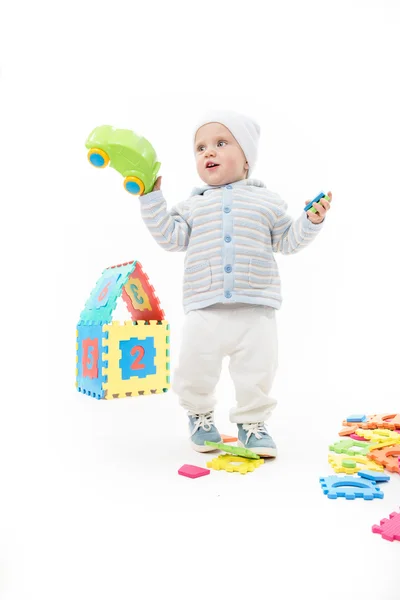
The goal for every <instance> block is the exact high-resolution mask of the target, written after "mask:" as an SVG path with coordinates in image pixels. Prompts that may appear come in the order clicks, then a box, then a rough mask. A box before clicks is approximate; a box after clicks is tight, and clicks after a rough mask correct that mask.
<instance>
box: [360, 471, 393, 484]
mask: <svg viewBox="0 0 400 600" xmlns="http://www.w3.org/2000/svg"><path fill="white" fill-rule="evenodd" d="M357 474H358V475H359V476H360V477H364V478H365V479H370V480H371V481H375V483H384V482H385V481H390V475H385V473H378V472H377V471H369V470H368V469H365V470H364V471H358V473H357Z"/></svg>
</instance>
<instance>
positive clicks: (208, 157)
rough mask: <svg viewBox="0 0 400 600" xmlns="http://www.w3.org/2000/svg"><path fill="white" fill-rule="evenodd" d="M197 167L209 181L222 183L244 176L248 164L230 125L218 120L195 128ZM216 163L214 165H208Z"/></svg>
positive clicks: (209, 182) (207, 181) (205, 180)
mask: <svg viewBox="0 0 400 600" xmlns="http://www.w3.org/2000/svg"><path fill="white" fill-rule="evenodd" d="M194 143H195V151H196V167H197V172H198V174H199V175H200V177H201V179H202V180H203V181H204V182H205V183H207V184H208V185H225V184H226V183H233V182H234V181H239V180H240V179H245V178H246V176H247V172H248V168H249V165H248V163H247V160H246V157H245V155H244V153H243V150H242V149H241V147H240V146H239V144H238V143H237V141H236V139H235V138H234V137H233V135H232V134H231V132H230V131H229V129H227V128H226V127H225V125H222V124H221V123H207V124H206V125H203V126H202V127H200V129H198V130H197V132H196V138H195V142H194ZM210 163H215V164H216V165H218V166H216V167H207V165H208V164H210Z"/></svg>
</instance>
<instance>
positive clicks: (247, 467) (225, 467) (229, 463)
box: [207, 454, 264, 475]
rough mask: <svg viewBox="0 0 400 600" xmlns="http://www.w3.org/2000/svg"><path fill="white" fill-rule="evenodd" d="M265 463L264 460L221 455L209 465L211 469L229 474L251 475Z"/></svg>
mask: <svg viewBox="0 0 400 600" xmlns="http://www.w3.org/2000/svg"><path fill="white" fill-rule="evenodd" d="M263 463H264V459H263V458H245V457H244V456H233V455H232V454H221V455H220V456H217V457H216V458H213V460H210V461H209V462H208V463H207V467H208V468H209V469H214V470H215V471H227V472H228V473H241V474H242V475H246V473H251V472H252V471H254V469H257V468H258V467H260V466H261V465H262V464H263Z"/></svg>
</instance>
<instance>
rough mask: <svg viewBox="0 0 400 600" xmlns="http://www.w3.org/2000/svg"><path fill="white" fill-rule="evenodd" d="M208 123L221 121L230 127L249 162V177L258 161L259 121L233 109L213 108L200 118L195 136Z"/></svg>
mask: <svg viewBox="0 0 400 600" xmlns="http://www.w3.org/2000/svg"><path fill="white" fill-rule="evenodd" d="M207 123H221V124H222V125H225V127H226V128H227V129H229V131H230V132H231V134H232V135H233V137H234V138H235V139H236V141H237V142H238V144H239V146H240V147H241V148H242V150H243V153H244V155H245V157H246V160H247V162H248V163H249V172H248V177H249V176H250V173H251V171H252V170H253V168H254V165H255V164H256V161H257V149H258V140H259V138H260V126H259V125H258V123H256V121H254V120H253V119H251V118H250V117H247V116H245V115H241V114H239V113H237V112H234V111H232V110H213V111H209V112H208V113H206V114H205V115H204V116H203V117H202V118H201V119H200V121H199V122H198V124H197V126H196V129H195V132H194V136H193V137H194V138H195V137H196V133H197V130H198V129H200V127H202V126H203V125H206V124H207Z"/></svg>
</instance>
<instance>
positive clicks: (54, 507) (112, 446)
mask: <svg viewBox="0 0 400 600" xmlns="http://www.w3.org/2000/svg"><path fill="white" fill-rule="evenodd" d="M399 30H400V10H399V4H398V3H397V2H395V1H389V0H387V1H382V0H380V1H379V2H378V1H374V2H373V1H370V0H365V1H363V2H361V1H358V2H356V1H354V0H352V1H350V0H347V1H345V2H344V1H336V2H324V1H320V2H311V1H308V2H304V1H303V2H288V1H286V2H285V1H282V2H279V3H278V2H267V1H264V2H255V1H251V0H248V1H247V2H237V1H235V0H233V1H232V0H231V1H229V2H227V1H214V2H201V3H200V2H196V3H194V2H193V3H192V2H177V1H173V2H167V1H165V2H162V3H161V2H151V3H145V2H113V3H106V2H100V1H97V2H80V3H63V4H60V3H50V2H44V1H38V2H32V3H28V2H21V3H13V4H11V3H10V4H9V5H6V2H4V4H3V5H2V9H1V13H0V51H1V53H0V68H1V73H0V75H1V79H0V94H1V95H0V103H1V106H0V109H1V110H0V136H1V137H0V142H1V143H0V153H1V154H0V160H1V162H0V170H1V171H0V173H1V177H0V194H1V195H0V197H1V208H2V235H1V238H0V243H1V260H2V274H3V277H2V289H3V294H2V309H3V310H2V315H3V325H2V357H3V358H2V385H1V415H0V465H1V467H0V489H1V493H0V595H1V597H2V598H4V599H5V600H16V599H18V600H20V599H21V600H22V599H24V600H25V599H31V598H40V599H41V600H47V599H52V600H53V599H54V598H57V600H62V599H64V598H65V599H68V600H70V599H71V598H74V599H76V600H81V599H82V600H83V599H85V600H87V599H90V600H91V599H96V600H103V599H106V598H107V599H109V598H111V597H112V598H118V600H123V599H127V598H136V597H140V598H144V599H147V598H150V599H152V598H163V597H165V596H168V597H172V596H174V597H176V598H191V597H193V598H200V597H201V598H204V597H205V596H206V595H207V596H214V595H215V596H219V597H222V596H226V597H232V598H236V597H244V596H245V597H248V598H252V597H253V596H255V595H257V596H260V597H273V598H277V599H280V598H287V597H291V596H293V595H296V597H301V598H303V597H304V598H313V599H314V598H322V597H324V598H337V597H338V596H340V595H341V594H343V593H344V592H346V594H347V597H353V596H355V595H356V594H357V597H358V596H360V597H363V598H368V599H369V598H376V597H385V598H386V600H392V599H393V600H394V599H395V598H398V594H399V592H398V589H399V583H400V575H399V568H398V565H399V559H400V543H399V542H394V543H393V544H390V543H389V542H386V541H384V540H382V539H381V537H380V536H378V535H373V534H372V533H371V526H372V525H373V524H374V523H378V522H379V520H380V519H382V518H384V517H386V516H388V515H389V513H390V512H392V511H394V510H398V508H399V502H400V482H399V476H398V475H393V476H392V480H391V482H390V483H389V484H385V487H384V490H385V498H384V500H375V501H373V502H365V501H363V500H357V501H354V502H349V501H346V500H344V499H340V500H337V501H334V500H328V499H327V498H325V497H324V496H323V494H322V492H321V489H320V486H319V481H318V479H319V477H320V476H326V475H331V474H333V471H332V470H331V468H330V466H329V465H328V463H327V450H328V444H329V443H331V442H333V441H335V439H336V438H337V432H338V429H339V428H340V424H341V420H342V419H343V418H344V417H346V416H347V415H348V414H350V413H353V412H366V413H372V412H382V411H396V410H400V402H399V388H398V373H399V352H398V339H399V318H398V306H399V293H398V290H399V285H398V257H399V250H398V244H399V242H398V240H399V237H398V223H399V216H400V208H399V200H400V197H399V186H398V173H399V158H400V151H399V148H400V146H399V138H400V119H399V106H400V92H399V86H398V64H399V56H400V54H399V52H400V42H399ZM220 107H221V108H230V109H234V110H239V111H242V112H245V113H247V114H250V115H252V116H253V117H254V118H256V119H257V120H258V121H259V123H260V124H261V128H262V137H261V140H260V152H259V160H258V164H257V166H256V168H255V171H254V177H256V178H259V179H261V180H263V181H264V182H265V183H266V185H267V186H268V187H269V188H270V189H271V190H273V191H275V192H277V193H279V194H280V195H281V196H282V197H283V198H284V199H285V200H286V201H287V202H288V205H289V212H290V214H292V215H293V216H297V215H299V214H300V212H301V210H302V209H303V206H304V202H305V200H309V199H311V198H313V197H314V196H315V195H316V194H317V193H319V191H320V190H324V191H325V192H327V191H329V190H331V191H332V193H333V202H332V210H331V211H330V213H329V215H328V218H327V220H326V225H325V227H324V229H323V231H322V232H321V234H320V235H319V236H318V238H317V239H316V240H315V242H313V244H312V245H311V246H310V247H309V248H307V249H306V250H304V251H303V252H301V253H300V254H298V255H295V256H280V255H278V256H277V260H278V264H279V266H280V271H281V277H282V282H283V296H284V302H283V305H282V309H281V310H280V311H279V313H278V327H279V347H280V368H279V372H278V375H277V378H276V382H275V385H274V390H273V394H274V396H275V397H276V398H277V399H278V401H279V404H278V408H277V409H276V412H275V413H274V416H273V418H272V419H271V423H270V431H271V433H272V435H273V436H274V438H275V439H276V442H277V444H278V448H279V458H278V459H277V460H276V461H274V462H272V463H271V462H270V463H268V464H266V465H264V466H263V467H262V468H260V469H259V470H258V471H256V472H254V473H252V474H249V475H246V476H244V477H242V476H240V475H234V474H227V473H221V472H215V471H214V472H211V475H210V476H208V477H205V478H202V479H198V480H189V479H186V478H183V477H180V476H178V475H177V469H178V468H179V467H180V466H181V465H182V464H184V463H194V464H198V465H203V466H204V464H205V460H206V459H205V458H204V457H203V456H201V455H198V454H196V453H195V452H193V451H192V450H191V449H190V447H189V444H188V441H187V431H186V417H185V415H184V413H183V411H182V410H181V409H180V408H179V406H178V405H177V399H176V398H175V396H174V395H173V393H172V392H169V393H168V394H167V395H161V396H157V397H151V398H150V397H145V398H135V399H122V400H116V401H114V402H98V401H95V400H93V399H91V398H88V397H86V396H83V395H81V394H78V393H76V392H75V390H74V369H75V355H74V352H75V325H76V322H77V320H78V317H79V314H80V311H81V309H82V307H83V305H84V302H85V301H86V299H87V297H88V295H89V293H90V290H91V289H92V288H93V287H94V285H95V282H96V281H97V279H98V277H99V276H100V274H101V272H102V270H103V269H104V268H105V267H107V266H110V265H112V264H116V263H120V262H125V261H128V260H135V259H136V260H139V261H141V262H142V264H143V267H144V269H145V271H146V272H147V273H148V275H149V277H150V280H151V282H152V284H153V285H154V287H155V289H156V291H157V293H158V295H159V297H160V299H161V303H162V306H163V308H164V310H165V312H166V316H167V319H168V320H169V321H170V323H171V363H172V364H171V367H172V371H173V369H174V366H175V365H176V360H177V353H178V350H179V342H180V331H181V326H182V323H183V311H182V307H181V284H182V266H183V258H184V255H183V254H169V253H166V252H164V251H162V250H161V249H160V248H159V247H158V246H157V245H156V244H155V242H154V241H153V239H152V238H151V237H150V234H149V233H148V231H147V230H146V228H145V226H144V224H143V223H142V221H141V217H140V211H139V204H138V201H137V199H135V198H134V197H131V196H130V195H129V194H127V193H126V192H125V191H124V189H123V186H122V177H120V175H119V174H118V173H117V172H115V171H113V170H112V169H106V170H104V171H100V172H99V171H97V170H95V169H93V168H91V167H90V165H89V163H88V162H87V159H86V149H85V146H84V142H85V139H86V137H87V135H88V134H89V132H90V131H91V130H92V129H93V128H94V127H95V126H97V125H100V124H105V123H108V124H112V125H115V126H117V127H126V128H132V129H133V130H135V131H137V132H138V133H141V134H142V135H144V136H145V137H147V138H148V139H149V140H150V141H151V143H152V144H153V145H154V147H155V148H156V150H157V154H158V157H159V160H160V161H161V162H162V167H161V174H162V175H163V186H162V189H163V191H164V193H165V197H166V198H167V201H168V204H169V206H172V205H173V204H174V203H176V202H179V201H180V200H182V199H184V198H186V197H187V195H188V194H189V193H190V191H191V190H192V188H193V187H194V185H197V184H199V183H200V181H199V180H198V177H197V174H196V171H195V164H194V160H193V154H192V147H191V142H192V132H193V126H194V124H195V123H196V121H197V119H198V117H199V116H200V114H201V113H202V112H203V110H206V109H208V108H220ZM117 313H118V314H117V316H122V318H125V314H124V313H123V310H122V308H121V307H119V308H118V311H117ZM218 394H219V398H220V402H219V405H218V409H217V412H216V418H217V424H218V426H219V428H220V430H221V431H222V432H224V433H235V428H234V426H233V425H231V424H230V423H229V421H228V416H227V415H228V410H229V407H230V406H231V404H232V402H233V401H234V396H233V388H232V384H231V382H230V380H229V378H228V374H227V365H226V364H225V365H224V371H223V376H222V378H221V381H220V383H219V385H218Z"/></svg>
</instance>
